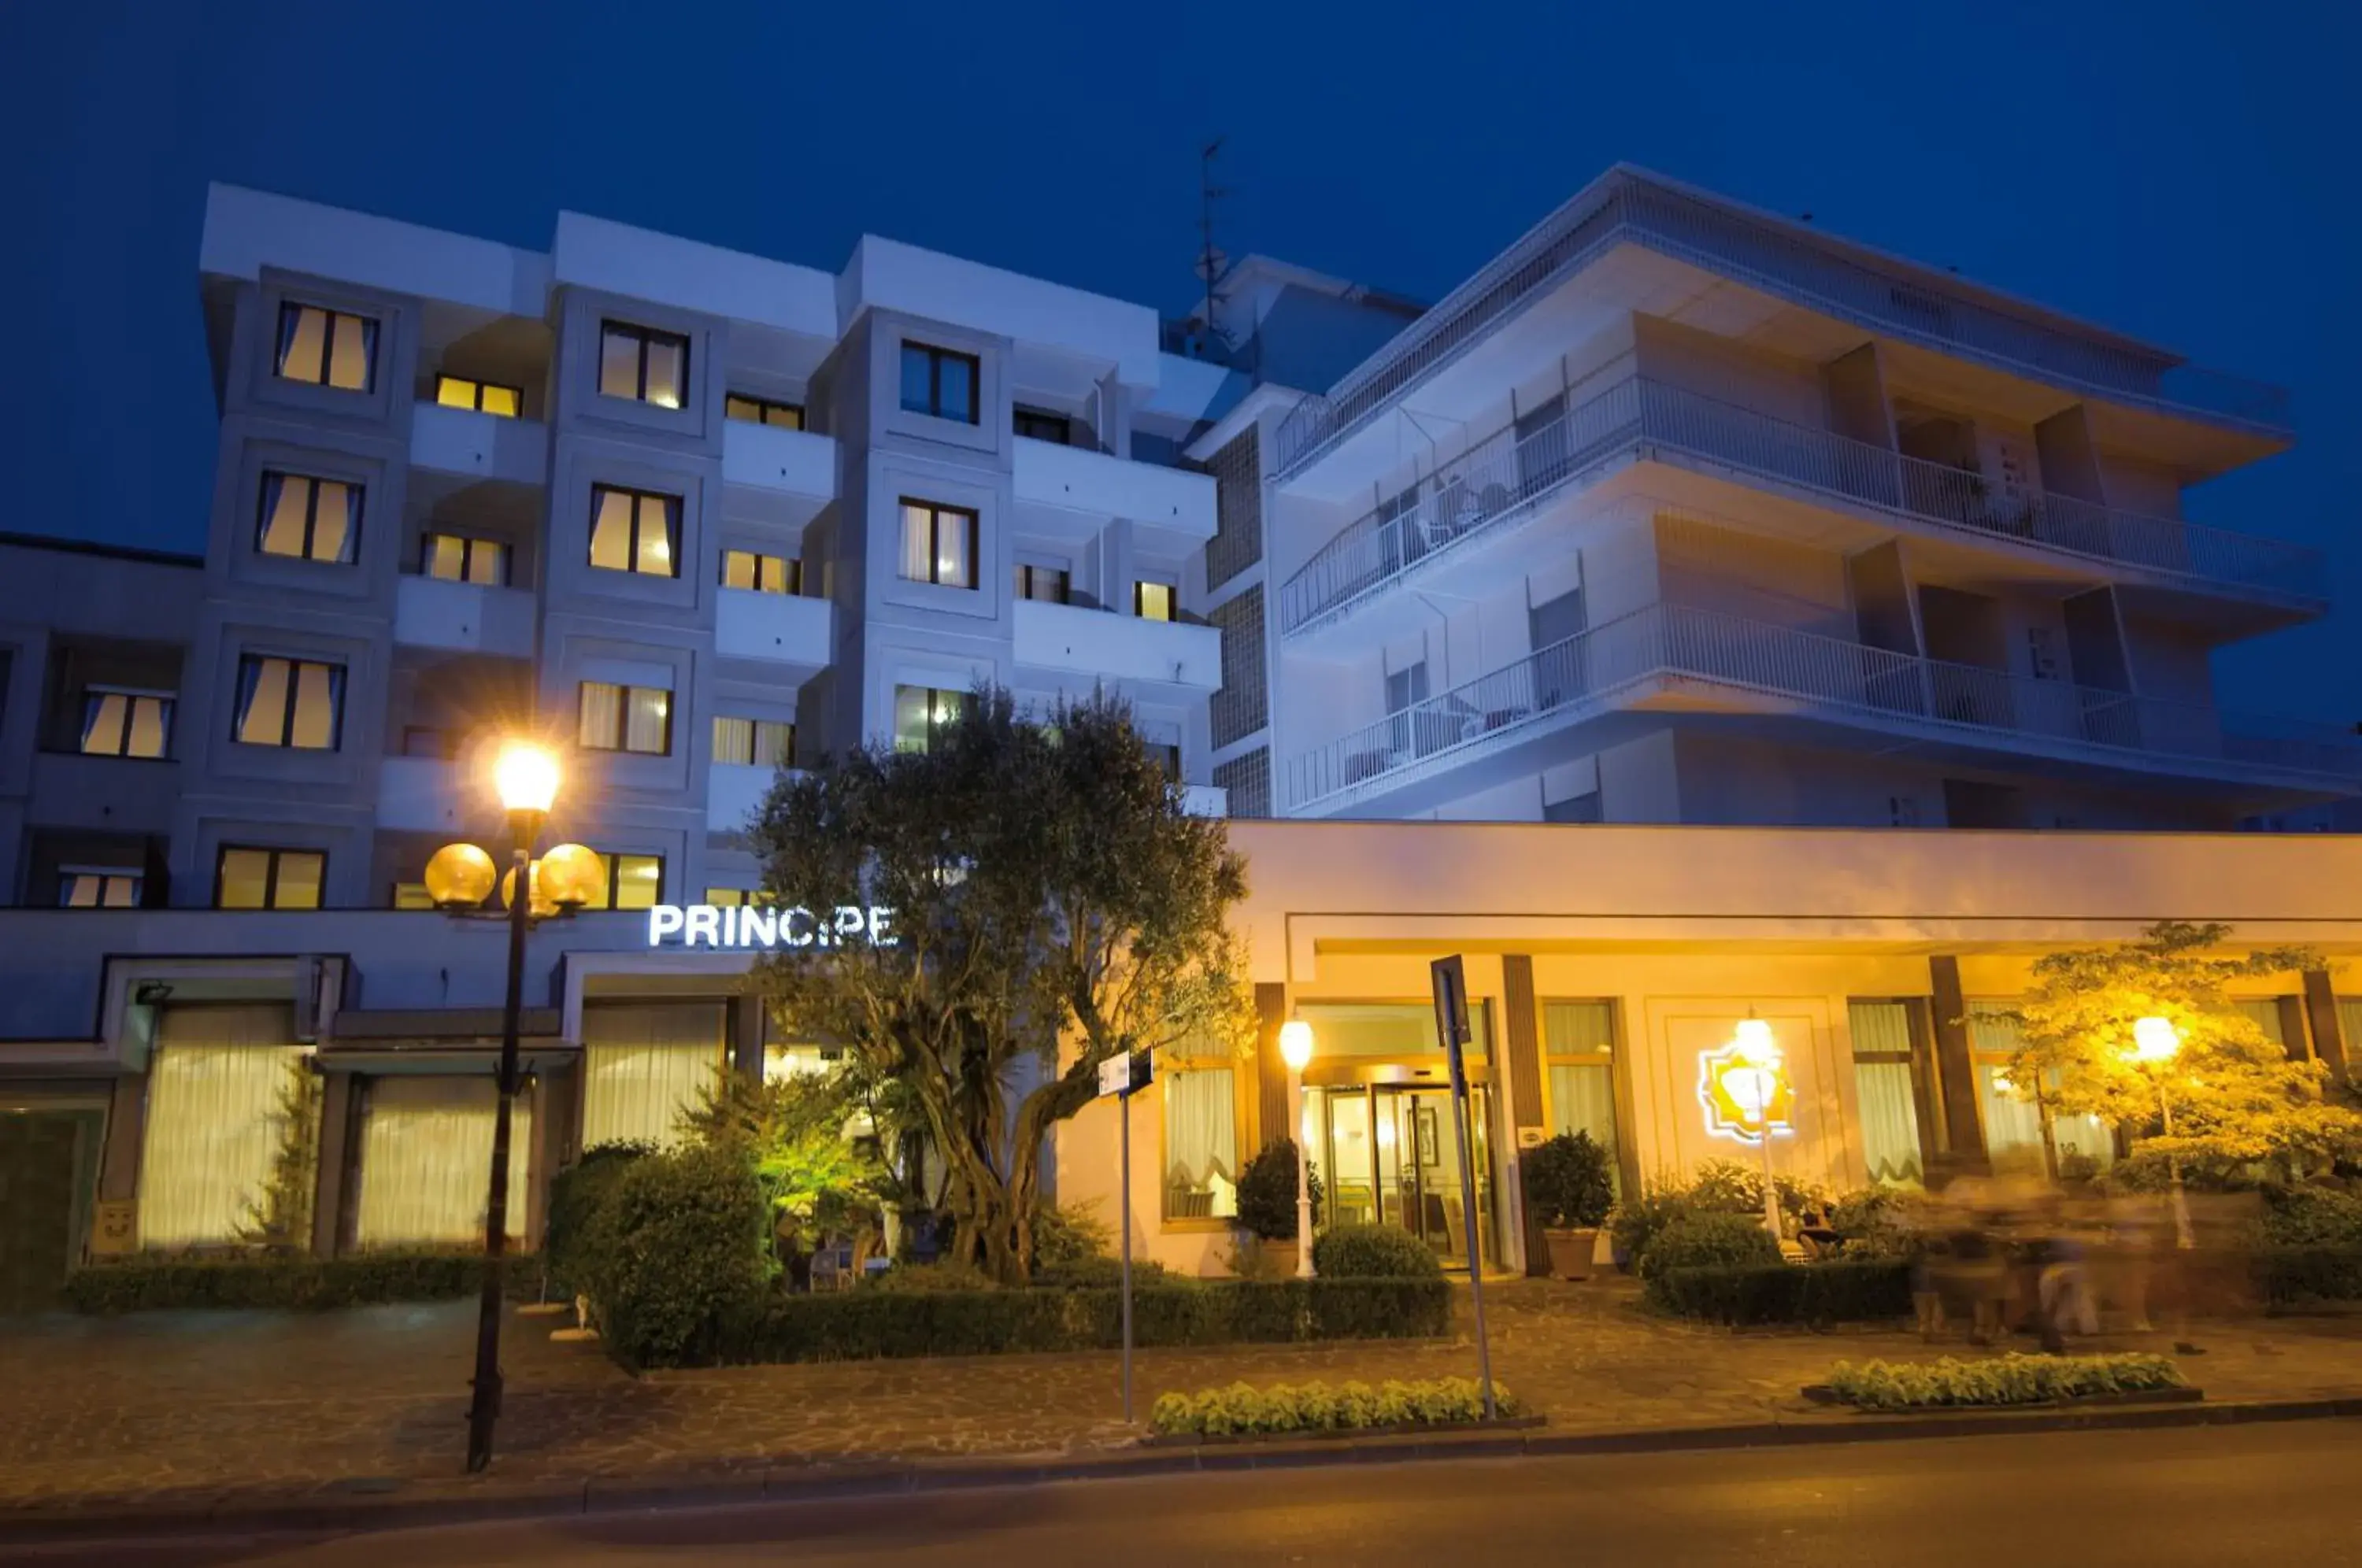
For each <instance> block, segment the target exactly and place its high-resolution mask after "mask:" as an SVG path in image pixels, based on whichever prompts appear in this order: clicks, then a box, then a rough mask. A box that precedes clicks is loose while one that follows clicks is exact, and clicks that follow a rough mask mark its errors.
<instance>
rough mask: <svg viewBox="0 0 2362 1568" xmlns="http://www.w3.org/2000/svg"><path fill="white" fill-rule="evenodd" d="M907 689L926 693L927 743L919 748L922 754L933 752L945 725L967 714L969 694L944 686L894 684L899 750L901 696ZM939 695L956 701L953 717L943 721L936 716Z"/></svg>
mask: <svg viewBox="0 0 2362 1568" xmlns="http://www.w3.org/2000/svg"><path fill="white" fill-rule="evenodd" d="M905 691H920V692H924V693H925V694H926V698H927V703H926V708H927V735H926V744H925V745H922V746H921V747H919V748H918V749H919V752H920V753H921V754H922V755H924V754H931V753H933V750H934V749H935V742H936V741H937V740H939V739H940V738H942V735H943V733H944V727H945V726H946V725H950V724H956V723H959V722H960V720H961V719H963V718H965V717H966V712H967V698H968V694H967V693H966V692H965V691H954V690H951V689H950V688H948V687H944V686H905V685H903V684H902V683H900V681H897V682H896V683H895V686H894V699H895V701H894V706H895V710H896V712H895V715H894V717H895V721H896V734H895V736H894V747H895V749H896V750H897V751H900V750H901V742H902V737H901V734H900V721H901V712H900V709H901V696H902V693H903V692H905ZM938 697H949V698H952V699H953V700H954V702H955V706H954V708H953V712H952V715H951V717H950V718H948V719H945V720H943V721H941V722H938V721H937V719H936V718H935V706H936V704H935V699H936V698H938Z"/></svg>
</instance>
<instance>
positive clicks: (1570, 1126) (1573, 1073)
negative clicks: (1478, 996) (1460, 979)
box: [1542, 1001, 1623, 1190]
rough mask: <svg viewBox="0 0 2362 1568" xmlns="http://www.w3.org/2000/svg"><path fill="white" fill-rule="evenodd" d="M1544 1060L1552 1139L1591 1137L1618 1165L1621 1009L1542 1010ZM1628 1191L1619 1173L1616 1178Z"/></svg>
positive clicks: (1594, 1005) (1594, 1004) (1600, 1005)
mask: <svg viewBox="0 0 2362 1568" xmlns="http://www.w3.org/2000/svg"><path fill="white" fill-rule="evenodd" d="M1542 1058H1543V1061H1544V1062H1545V1063H1546V1064H1547V1066H1548V1069H1549V1075H1548V1076H1549V1080H1550V1090H1549V1094H1550V1124H1551V1132H1553V1133H1558V1132H1588V1133H1590V1134H1591V1141H1592V1142H1593V1143H1596V1144H1598V1145H1599V1146H1600V1147H1601V1148H1603V1149H1605V1150H1606V1151H1607V1157H1608V1160H1609V1162H1610V1165H1611V1168H1617V1167H1616V1166H1615V1160H1616V1152H1617V1144H1616V1009H1615V1007H1614V1005H1613V1004H1611V1003H1608V1002H1604V1001H1546V1002H1544V1003H1543V1004H1542ZM1616 1181H1617V1188H1618V1190H1621V1188H1622V1185H1623V1176H1621V1174H1620V1172H1619V1174H1618V1175H1617V1177H1616Z"/></svg>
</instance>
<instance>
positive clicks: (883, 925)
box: [648, 904, 899, 949]
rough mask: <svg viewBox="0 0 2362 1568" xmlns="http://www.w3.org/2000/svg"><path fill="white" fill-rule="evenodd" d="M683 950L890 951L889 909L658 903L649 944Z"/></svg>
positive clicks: (651, 918)
mask: <svg viewBox="0 0 2362 1568" xmlns="http://www.w3.org/2000/svg"><path fill="white" fill-rule="evenodd" d="M668 940H671V941H677V942H679V944H680V945H681V946H683V947H729V948H742V949H752V948H767V947H861V946H867V947H891V946H893V945H894V944H896V942H897V941H898V940H899V939H898V938H897V937H896V936H895V934H894V911H892V910H889V909H884V908H881V907H880V906H878V905H877V904H870V905H868V906H866V907H864V906H862V905H859V904H844V905H841V906H839V907H838V908H836V909H834V910H831V911H825V912H823V913H820V914H814V913H813V912H812V911H810V910H808V909H803V908H801V907H798V908H795V909H778V908H774V907H772V906H769V905H762V904H744V905H736V904H723V905H715V904H689V905H686V906H684V905H680V904H658V905H657V906H656V907H655V908H653V909H651V910H649V911H648V945H649V946H651V947H662V946H664V945H665V944H666V943H667V941H668Z"/></svg>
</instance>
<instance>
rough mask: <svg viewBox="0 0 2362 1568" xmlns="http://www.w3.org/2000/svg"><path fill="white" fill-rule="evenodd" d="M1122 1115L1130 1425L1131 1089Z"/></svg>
mask: <svg viewBox="0 0 2362 1568" xmlns="http://www.w3.org/2000/svg"><path fill="white" fill-rule="evenodd" d="M1116 1099H1118V1101H1120V1110H1121V1112H1122V1116H1123V1198H1122V1205H1123V1208H1122V1215H1121V1218H1122V1224H1123V1421H1124V1425H1126V1426H1130V1425H1131V1090H1130V1089H1129V1088H1127V1089H1125V1090H1124V1091H1123V1093H1121V1094H1120V1095H1118V1096H1117V1097H1116Z"/></svg>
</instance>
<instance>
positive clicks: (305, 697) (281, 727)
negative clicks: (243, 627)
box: [230, 654, 345, 751]
mask: <svg viewBox="0 0 2362 1568" xmlns="http://www.w3.org/2000/svg"><path fill="white" fill-rule="evenodd" d="M344 698H345V667H344V666H343V665H341V664H323V663H320V662H319V661H317V660H315V659H307V658H270V657H259V656H257V655H253V654H248V656H247V657H244V658H241V659H239V660H238V661H237V724H236V726H235V727H234V728H233V729H232V730H231V732H230V738H231V739H233V740H236V741H237V742H238V743H239V744H241V745H276V746H288V747H292V748H293V749H294V750H297V751H334V750H336V749H337V731H338V728H339V724H338V719H339V716H340V714H341V713H342V712H343V709H344Z"/></svg>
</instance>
